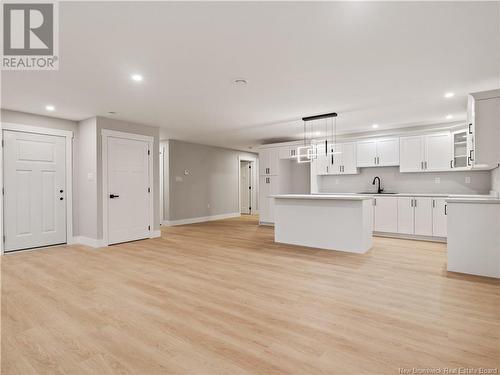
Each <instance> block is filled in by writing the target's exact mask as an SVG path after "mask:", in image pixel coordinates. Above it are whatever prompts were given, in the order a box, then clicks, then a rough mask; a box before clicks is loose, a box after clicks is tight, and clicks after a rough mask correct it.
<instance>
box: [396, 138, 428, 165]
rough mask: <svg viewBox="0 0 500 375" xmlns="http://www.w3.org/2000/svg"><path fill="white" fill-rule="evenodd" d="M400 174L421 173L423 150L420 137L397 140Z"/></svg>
mask: <svg viewBox="0 0 500 375" xmlns="http://www.w3.org/2000/svg"><path fill="white" fill-rule="evenodd" d="M399 162H400V167H399V170H400V172H421V171H422V170H423V162H424V150H423V141H422V137H421V136H415V137H401V138H399Z"/></svg>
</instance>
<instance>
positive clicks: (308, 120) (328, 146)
mask: <svg viewBox="0 0 500 375" xmlns="http://www.w3.org/2000/svg"><path fill="white" fill-rule="evenodd" d="M336 118H337V114H336V113H335V112H332V113H325V114H323V115H316V116H308V117H302V121H303V122H304V144H303V146H299V147H297V162H298V163H310V162H312V161H313V160H314V159H316V158H317V157H318V148H317V147H316V146H315V145H313V144H312V138H313V136H314V131H313V130H314V128H313V127H314V123H315V122H316V121H318V120H323V121H324V123H325V144H324V147H325V155H327V156H328V155H332V159H333V154H335V153H338V152H336V151H335V143H336V141H337V139H336V136H337V119H336ZM308 126H309V127H310V137H308V134H307V128H308ZM328 128H330V132H331V138H330V139H328ZM318 147H321V146H320V145H318Z"/></svg>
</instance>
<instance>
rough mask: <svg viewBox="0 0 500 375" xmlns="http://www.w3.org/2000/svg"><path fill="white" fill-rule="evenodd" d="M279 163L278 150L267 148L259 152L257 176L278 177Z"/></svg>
mask: <svg viewBox="0 0 500 375" xmlns="http://www.w3.org/2000/svg"><path fill="white" fill-rule="evenodd" d="M279 161H280V150H279V148H269V149H264V150H261V151H260V152H259V174H260V175H261V176H264V175H266V176H270V175H273V176H276V175H278V169H279Z"/></svg>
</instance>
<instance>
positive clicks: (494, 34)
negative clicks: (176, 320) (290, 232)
mask: <svg viewBox="0 0 500 375" xmlns="http://www.w3.org/2000/svg"><path fill="white" fill-rule="evenodd" d="M132 73H141V74H142V75H144V81H143V82H141V83H137V82H132V81H131V80H130V78H129V77H130V74H132ZM239 77H244V78H246V79H247V80H248V85H247V86H244V87H237V86H235V85H234V84H233V83H232V81H233V80H234V79H235V78H239ZM498 87H500V2H484V3H478V2H440V3H437V2H415V3H408V2H399V3H394V2H383V3H375V2H333V3H328V2H320V3H301V2H293V3H288V2H278V3H262V2H254V3H243V2H219V3H207V2H204V3H192V2H183V3H160V2H150V3H138V2H137V3H134V2H126V3H122V2H120V3H117V2H114V3H113V2H109V3H103V2H81V3H75V2H62V3H60V69H59V71H47V72H41V71H36V72H28V71H23V72H20V71H17V72H14V71H7V72H3V77H2V103H1V104H2V107H3V108H7V109H13V110H21V111H26V112H32V113H38V114H47V112H46V111H45V109H44V107H45V105H46V104H49V103H50V104H54V105H55V106H56V111H55V112H54V113H53V115H54V116H56V117H62V118H67V119H72V120H81V119H85V118H88V117H92V116H95V115H103V116H110V115H108V114H107V112H108V111H116V112H117V113H118V114H117V115H115V116H114V117H115V118H118V119H123V120H128V121H134V122H139V123H143V124H148V125H157V126H160V127H162V128H163V129H162V133H163V136H164V137H172V138H178V139H184V140H189V141H193V142H201V143H206V144H214V145H220V146H226V147H234V148H244V147H246V146H249V145H255V144H260V143H264V142H268V141H269V140H271V139H286V138H297V137H300V135H301V122H300V121H297V120H298V119H300V118H301V117H302V116H305V115H314V114H319V113H324V112H331V111H337V112H338V113H339V118H338V126H339V131H340V132H356V131H366V130H369V129H370V126H371V124H372V123H378V124H380V129H386V128H391V127H400V126H415V125H420V124H422V125H423V124H431V123H441V122H443V121H445V115H447V114H453V115H454V121H455V120H461V119H465V109H466V94H467V93H469V92H474V91H480V90H487V89H494V88H498ZM447 91H453V92H455V93H456V96H455V97H454V98H452V99H444V98H443V94H444V93H445V92H447Z"/></svg>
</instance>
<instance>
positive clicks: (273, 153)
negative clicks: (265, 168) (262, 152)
mask: <svg viewBox="0 0 500 375" xmlns="http://www.w3.org/2000/svg"><path fill="white" fill-rule="evenodd" d="M279 165H280V151H279V149H271V150H269V173H268V174H270V175H273V176H276V175H278V174H279Z"/></svg>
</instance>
